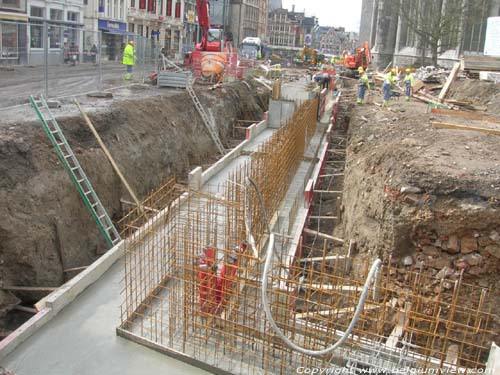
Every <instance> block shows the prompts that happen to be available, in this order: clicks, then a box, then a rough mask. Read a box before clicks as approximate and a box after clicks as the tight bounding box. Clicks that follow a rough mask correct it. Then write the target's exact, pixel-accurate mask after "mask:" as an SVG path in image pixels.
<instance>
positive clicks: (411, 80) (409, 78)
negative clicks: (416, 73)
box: [405, 73, 415, 87]
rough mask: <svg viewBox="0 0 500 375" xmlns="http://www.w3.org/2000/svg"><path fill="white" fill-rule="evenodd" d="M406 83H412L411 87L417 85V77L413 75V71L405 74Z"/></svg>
mask: <svg viewBox="0 0 500 375" xmlns="http://www.w3.org/2000/svg"><path fill="white" fill-rule="evenodd" d="M405 83H406V84H408V83H409V84H410V85H411V87H413V85H415V78H414V77H413V74H411V73H408V74H407V75H406V76H405Z"/></svg>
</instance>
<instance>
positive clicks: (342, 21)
mask: <svg viewBox="0 0 500 375" xmlns="http://www.w3.org/2000/svg"><path fill="white" fill-rule="evenodd" d="M282 1H283V7H284V8H287V9H292V4H295V11H296V12H302V11H303V10H304V9H305V11H306V15H308V16H316V17H318V19H319V24H320V25H321V26H335V27H339V26H343V27H345V28H346V30H347V31H356V32H359V20H360V18H361V1H362V0H282Z"/></svg>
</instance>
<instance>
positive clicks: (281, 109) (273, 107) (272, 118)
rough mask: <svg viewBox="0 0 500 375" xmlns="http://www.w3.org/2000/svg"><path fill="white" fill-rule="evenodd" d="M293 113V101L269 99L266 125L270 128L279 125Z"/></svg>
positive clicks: (275, 127)
mask: <svg viewBox="0 0 500 375" xmlns="http://www.w3.org/2000/svg"><path fill="white" fill-rule="evenodd" d="M294 113H295V102H294V101H290V100H271V101H270V102H269V118H268V126H269V127H270V128H272V129H277V128H279V127H281V125H282V124H284V123H285V122H286V121H287V120H288V119H290V118H291V117H292V116H293V114H294Z"/></svg>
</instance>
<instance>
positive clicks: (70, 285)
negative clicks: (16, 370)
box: [0, 193, 187, 360]
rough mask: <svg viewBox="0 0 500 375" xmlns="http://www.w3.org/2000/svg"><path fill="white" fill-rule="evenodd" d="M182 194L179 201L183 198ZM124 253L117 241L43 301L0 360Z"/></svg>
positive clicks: (2, 348)
mask: <svg viewBox="0 0 500 375" xmlns="http://www.w3.org/2000/svg"><path fill="white" fill-rule="evenodd" d="M186 194H187V193H184V194H183V195H181V196H180V197H179V198H178V199H179V200H180V201H182V200H183V199H185V195H186ZM167 212H168V208H165V209H164V210H162V211H160V212H159V213H158V214H157V215H155V216H154V217H152V218H151V219H150V220H149V221H148V222H147V223H146V225H144V226H143V229H142V230H138V231H136V232H135V233H134V234H133V236H132V237H131V238H130V240H134V239H137V238H138V237H140V236H142V235H143V233H147V231H148V230H149V228H150V227H151V226H154V225H156V224H157V223H158V222H159V220H160V219H161V218H162V217H163V216H164V215H165V214H166V213H167ZM124 251H125V240H122V241H120V242H119V243H118V244H117V245H116V246H114V247H113V248H111V249H110V250H108V251H107V252H106V253H105V254H103V255H102V256H101V257H100V258H99V259H97V260H96V261H95V262H93V263H92V264H91V265H90V266H89V267H87V269H85V270H84V271H83V272H81V273H79V274H78V275H76V276H75V277H73V278H72V279H71V280H69V281H67V282H66V283H65V284H63V285H61V286H60V287H59V288H58V289H57V290H55V291H53V292H52V293H50V294H49V295H47V296H46V297H44V298H42V299H41V300H40V301H39V302H38V303H36V304H35V307H36V308H37V309H38V310H39V312H38V313H37V314H36V315H34V316H33V317H32V318H31V319H29V320H28V321H26V322H25V323H24V324H23V325H22V326H20V327H19V328H17V329H16V330H15V331H14V332H12V333H11V334H10V335H9V336H7V337H6V338H5V339H4V340H2V341H0V360H2V359H4V358H5V357H6V356H7V355H9V354H10V353H12V352H13V351H14V350H15V349H16V348H17V347H18V346H19V345H20V344H21V343H22V342H23V341H25V340H26V339H27V338H29V337H30V336H32V335H33V334H34V333H36V332H37V331H38V330H39V329H40V328H41V327H43V326H44V325H45V324H46V323H47V322H49V321H50V320H52V318H54V317H55V316H56V315H57V314H58V313H59V312H60V311H61V310H62V309H64V307H66V306H67V305H69V304H70V303H71V302H72V301H73V300H74V299H75V298H77V297H78V296H79V295H80V294H81V293H82V292H83V291H84V290H85V289H87V288H88V287H89V286H90V285H92V284H93V283H95V282H96V281H97V280H99V279H100V278H101V276H102V275H103V274H104V273H105V272H106V271H108V270H109V269H110V268H111V266H112V265H113V264H115V262H116V261H117V260H119V259H120V258H121V257H122V256H123V254H124Z"/></svg>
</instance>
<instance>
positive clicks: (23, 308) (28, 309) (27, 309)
mask: <svg viewBox="0 0 500 375" xmlns="http://www.w3.org/2000/svg"><path fill="white" fill-rule="evenodd" d="M12 309H13V310H17V311H22V312H27V313H30V314H37V313H38V310H37V309H34V308H32V307H26V306H21V305H14V307H13V308H12Z"/></svg>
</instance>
